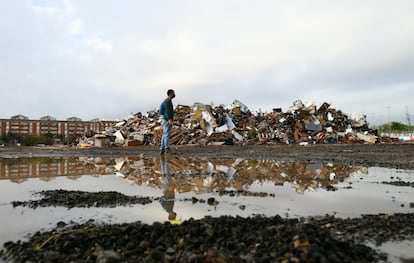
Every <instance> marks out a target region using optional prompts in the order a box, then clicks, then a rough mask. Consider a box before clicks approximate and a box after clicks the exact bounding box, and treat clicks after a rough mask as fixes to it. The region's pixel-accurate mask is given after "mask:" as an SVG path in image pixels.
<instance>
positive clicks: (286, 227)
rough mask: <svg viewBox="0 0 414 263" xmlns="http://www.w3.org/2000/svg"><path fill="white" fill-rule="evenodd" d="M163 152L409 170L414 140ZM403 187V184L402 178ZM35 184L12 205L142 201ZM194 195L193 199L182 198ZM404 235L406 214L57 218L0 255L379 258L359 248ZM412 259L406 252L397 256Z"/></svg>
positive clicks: (68, 151) (121, 151) (409, 229)
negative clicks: (32, 192)
mask: <svg viewBox="0 0 414 263" xmlns="http://www.w3.org/2000/svg"><path fill="white" fill-rule="evenodd" d="M157 154H158V148H157V147H147V146H145V147H133V148H132V147H131V148H90V149H74V148H57V147H54V148H47V147H38V148H24V147H19V148H1V149H0V158H21V157H31V156H33V157H70V156H137V155H141V156H156V155H157ZM172 154H173V155H178V156H191V157H217V158H230V159H234V158H255V159H258V158H259V159H260V158H263V159H280V160H286V161H305V162H332V163H339V164H357V165H364V166H368V167H369V166H378V167H390V168H391V167H392V168H399V169H414V144H412V143H405V144H374V145H308V146H298V145H245V146H241V145H233V146H208V147H205V146H177V147H173V149H172ZM407 183H408V184H409V186H411V184H412V182H407ZM62 191H63V190H55V191H43V192H39V193H38V194H39V195H40V196H42V197H43V198H42V199H40V200H29V201H21V202H20V203H14V204H13V205H16V206H18V205H25V206H29V207H32V208H35V207H37V206H67V207H69V208H70V207H75V206H76V207H77V206H81V207H89V206H118V205H128V204H137V203H138V204H142V205H145V204H146V202H151V201H152V200H151V199H148V198H146V197H136V196H134V197H130V196H124V195H122V194H119V193H117V192H100V193H88V192H80V191H70V192H68V191H63V192H62ZM192 201H194V200H192ZM413 239H414V213H407V214H393V215H387V214H378V215H363V216H362V217H358V218H347V219H342V218H335V217H334V216H331V215H324V216H320V217H308V218H297V219H287V218H281V217H280V216H274V217H262V216H257V217H250V218H241V217H227V216H221V217H217V218H211V217H206V218H204V219H200V220H193V219H190V220H187V221H184V222H183V223H182V224H179V225H176V224H172V223H169V222H166V223H153V224H151V225H148V224H143V223H141V222H135V223H125V224H103V223H98V222H94V221H93V220H92V219H91V220H90V221H89V222H87V223H84V224H78V223H76V222H57V224H56V227H55V228H54V229H52V230H49V231H43V232H37V233H35V234H33V235H32V236H30V237H29V238H28V240H25V241H16V242H14V241H9V242H6V243H5V244H4V245H3V249H2V250H1V251H0V261H1V259H2V260H5V261H11V262H384V261H387V256H386V255H384V254H381V253H380V252H378V251H376V250H374V249H372V248H371V247H369V246H367V245H366V242H367V241H370V242H371V243H373V244H376V245H380V244H382V243H384V242H388V241H398V240H413ZM404 260H413V259H404Z"/></svg>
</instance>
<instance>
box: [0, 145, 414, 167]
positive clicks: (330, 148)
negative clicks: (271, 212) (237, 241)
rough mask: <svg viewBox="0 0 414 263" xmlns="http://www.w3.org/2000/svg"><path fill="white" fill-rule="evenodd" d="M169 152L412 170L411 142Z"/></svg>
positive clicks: (119, 151)
mask: <svg viewBox="0 0 414 263" xmlns="http://www.w3.org/2000/svg"><path fill="white" fill-rule="evenodd" d="M158 154H159V149H158V147H156V146H138V147H112V148H89V149H80V148H68V147H12V148H9V147H5V148H0V158H19V157H74V156H146V157H149V156H157V155H158ZM172 154H173V155H178V156H189V157H210V158H226V159H233V158H259V159H280V160H285V161H305V162H325V163H326V162H332V163H338V164H351V165H364V166H378V167H390V168H401V169H414V143H395V144H316V145H307V146H299V145H285V144H275V145H220V146H198V145H191V146H190V145H185V146H172Z"/></svg>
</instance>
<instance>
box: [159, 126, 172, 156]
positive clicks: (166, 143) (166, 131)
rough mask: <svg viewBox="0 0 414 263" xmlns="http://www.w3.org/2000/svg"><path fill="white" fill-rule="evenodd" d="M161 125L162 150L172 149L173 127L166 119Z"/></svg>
mask: <svg viewBox="0 0 414 263" xmlns="http://www.w3.org/2000/svg"><path fill="white" fill-rule="evenodd" d="M161 124H162V130H163V133H162V138H161V148H160V149H161V150H165V149H168V148H170V138H171V132H172V127H171V125H170V124H169V123H168V121H167V120H165V119H161Z"/></svg>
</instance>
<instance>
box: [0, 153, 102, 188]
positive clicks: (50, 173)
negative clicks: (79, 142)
mask: <svg viewBox="0 0 414 263" xmlns="http://www.w3.org/2000/svg"><path fill="white" fill-rule="evenodd" d="M98 164H99V163H98ZM96 173H100V171H98V170H97V169H96V167H95V166H94V165H90V163H88V162H85V161H83V160H82V159H81V158H61V159H53V158H18V159H0V179H9V180H12V181H14V182H22V181H24V180H23V179H25V178H37V177H42V178H44V177H55V176H71V177H72V178H78V177H79V176H80V175H85V174H96Z"/></svg>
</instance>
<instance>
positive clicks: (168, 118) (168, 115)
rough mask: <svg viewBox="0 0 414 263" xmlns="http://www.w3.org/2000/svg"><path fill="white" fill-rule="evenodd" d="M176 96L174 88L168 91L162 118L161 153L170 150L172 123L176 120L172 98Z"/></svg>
mask: <svg viewBox="0 0 414 263" xmlns="http://www.w3.org/2000/svg"><path fill="white" fill-rule="evenodd" d="M174 98H175V92H174V90H172V89H169V90H168V91H167V98H166V99H165V100H164V101H163V103H162V104H163V106H164V113H163V116H162V119H161V124H162V129H163V133H162V138H161V148H160V154H161V155H163V154H164V153H169V152H170V138H171V132H172V125H173V120H174V107H173V104H172V99H174Z"/></svg>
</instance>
